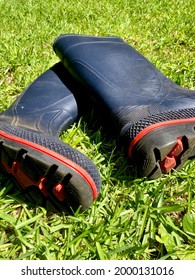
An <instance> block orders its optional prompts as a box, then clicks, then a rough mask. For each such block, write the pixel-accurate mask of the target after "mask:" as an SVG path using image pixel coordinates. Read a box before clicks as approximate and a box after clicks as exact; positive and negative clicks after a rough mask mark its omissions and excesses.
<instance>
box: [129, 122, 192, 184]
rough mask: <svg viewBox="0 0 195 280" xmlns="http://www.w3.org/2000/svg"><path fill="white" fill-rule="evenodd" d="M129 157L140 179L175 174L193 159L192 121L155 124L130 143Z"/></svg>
mask: <svg viewBox="0 0 195 280" xmlns="http://www.w3.org/2000/svg"><path fill="white" fill-rule="evenodd" d="M129 156H130V158H132V159H133V160H134V161H135V163H136V166H137V170H138V174H139V175H140V176H147V177H149V178H151V179H152V178H158V177H160V176H162V174H163V173H169V172H170V171H171V170H173V169H175V170H179V169H180V168H181V167H182V166H183V164H184V163H185V162H186V161H187V160H188V159H191V158H193V157H195V118H192V119H185V120H183V119H180V120H171V121H166V122H160V123H156V124H154V125H150V126H148V127H147V128H145V129H143V130H142V131H141V132H140V133H139V134H138V135H137V136H136V137H135V138H134V140H133V141H132V142H131V144H130V146H129Z"/></svg>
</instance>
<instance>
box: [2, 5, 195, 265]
mask: <svg viewBox="0 0 195 280" xmlns="http://www.w3.org/2000/svg"><path fill="white" fill-rule="evenodd" d="M194 10H195V5H194V1H193V0H188V1H181V0H174V1H173V0H148V1H146V0H140V1H136V0H110V1H107V0H102V1H93V0H88V1H85V0H78V1H76V0H74V1H73V0H67V1H64V0H58V1H52V0H45V1H42V0H29V1H26V0H9V1H7V0H0V18H1V22H0V34H1V38H0V68H1V72H0V85H1V97H0V111H4V110H6V108H8V106H9V105H10V104H12V102H13V101H14V100H15V98H16V97H17V96H18V95H19V94H20V93H21V92H22V91H23V90H24V89H25V88H26V87H27V86H28V85H29V84H30V83H31V82H32V81H33V79H35V78H36V77H37V76H38V75H40V74H41V73H42V72H43V71H45V70H46V69H48V68H49V67H51V66H52V65H53V64H54V63H55V62H57V61H58V58H57V56H56V55H55V54H54V52H53V50H52V44H53V41H54V39H55V38H56V37H57V36H59V35H60V34H62V33H80V34H91V35H117V36H119V37H121V38H123V39H124V40H125V41H126V42H128V43H129V44H131V45H132V46H133V47H135V48H136V49H137V50H138V51H140V52H141V53H142V54H143V55H145V56H146V57H147V58H148V59H149V60H150V61H151V62H153V63H154V64H155V65H156V66H157V67H158V68H159V69H160V70H161V71H162V72H163V73H164V74H165V75H166V76H168V77H170V78H171V79H172V80H173V81H175V82H176V83H177V84H179V85H181V86H183V87H186V88H190V89H194V86H195V83H194V70H195V60H194V54H195V53H194V51H195V30H194V28H195V27H194V15H195V14H194ZM85 120H86V118H85V117H83V118H81V119H80V120H79V121H78V123H76V124H74V125H73V126H72V127H70V128H69V130H68V131H65V132H64V133H63V135H62V136H61V139H62V140H63V141H65V142H68V143H70V145H72V146H73V147H74V148H77V149H78V150H80V151H81V152H83V153H84V154H86V155H87V156H88V157H90V158H91V159H93V161H94V163H95V164H97V166H98V168H99V170H100V173H101V177H102V191H101V194H100V195H99V197H98V199H97V200H96V201H95V202H94V204H93V205H92V206H91V207H90V208H89V209H88V210H86V211H85V212H84V213H75V214H73V215H67V214H59V213H51V212H46V210H45V209H44V208H41V207H33V205H31V204H29V203H28V199H27V198H26V197H24V196H23V193H22V192H21V191H20V190H19V189H18V188H17V187H16V186H15V185H14V184H13V183H12V182H11V181H10V179H9V178H8V177H7V176H5V175H4V174H0V259H8V260H11V259H23V260H24V259H26V260H36V259H49V260H63V259H71V260H75V259H82V260H85V259H86V260H87V259H112V260H119V259H120V260H121V259H122V260H127V259H135V260H156V259H169V260H170V259H171V260H172V259H173V260H174V259H195V188H194V185H195V161H193V160H191V161H189V162H187V163H186V164H185V166H184V167H183V169H182V170H181V171H179V172H174V173H172V174H168V175H165V176H164V177H162V178H160V179H157V180H147V179H146V178H135V177H133V175H132V173H131V167H130V166H128V164H127V161H126V159H125V158H124V156H123V154H122V152H121V151H120V150H117V149H116V143H115V140H114V139H112V138H110V139H109V140H108V137H107V135H105V133H104V131H103V130H102V128H101V127H100V128H99V129H98V130H97V131H94V130H93V129H92V128H91V127H90V125H89V124H87V123H86V121H85Z"/></svg>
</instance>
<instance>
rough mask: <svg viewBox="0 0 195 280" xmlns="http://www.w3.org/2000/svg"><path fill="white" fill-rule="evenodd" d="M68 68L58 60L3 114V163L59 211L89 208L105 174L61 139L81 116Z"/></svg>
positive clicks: (39, 199) (0, 125)
mask: <svg viewBox="0 0 195 280" xmlns="http://www.w3.org/2000/svg"><path fill="white" fill-rule="evenodd" d="M65 72H66V71H65V69H64V66H63V64H62V63H57V64H56V65H54V66H53V67H52V68H51V69H49V70H47V71H46V72H45V73H43V74H42V75H40V76H39V77H38V78H37V79H36V80H35V81H33V83H32V84H31V85H30V86H29V87H28V88H27V89H26V90H25V91H24V92H23V93H22V94H21V95H20V96H19V97H18V99H17V100H16V101H15V102H14V103H13V104H12V105H11V106H10V107H9V108H8V109H7V110H6V111H5V112H3V113H1V114H0V166H1V167H2V169H3V170H4V171H5V172H6V173H8V174H9V175H10V176H11V177H12V178H13V179H14V181H16V182H17V184H18V185H20V186H21V187H22V189H23V190H24V192H25V193H28V194H29V195H30V196H31V198H32V199H33V200H34V202H39V204H41V205H43V206H45V207H46V208H48V209H50V208H52V209H56V210H57V211H61V210H62V211H63V210H68V209H70V208H72V209H74V210H75V209H77V208H78V207H81V210H85V209H86V208H88V207H89V206H90V205H91V204H92V202H93V200H94V199H95V198H96V197H97V195H98V193H99V190H100V186H101V179H100V175H99V172H98V170H97V168H96V166H95V165H94V164H93V162H92V161H91V160H90V159H89V158H87V157H86V156H84V155H83V154H81V153H80V152H78V151H77V150H75V149H73V148H72V147H70V146H69V145H67V144H65V143H64V142H62V141H60V140H59V135H60V133H61V132H62V131H63V130H65V129H67V128H68V127H69V126H70V125H71V124H72V123H73V122H75V121H76V119H77V117H78V108H77V103H76V100H75V98H74V96H73V94H72V93H71V91H70V90H69V89H68V87H67V84H69V85H70V83H71V80H70V77H68V78H67V74H66V73H65Z"/></svg>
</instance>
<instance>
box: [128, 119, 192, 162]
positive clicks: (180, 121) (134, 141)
mask: <svg viewBox="0 0 195 280" xmlns="http://www.w3.org/2000/svg"><path fill="white" fill-rule="evenodd" d="M192 122H194V123H195V118H192V119H180V120H170V121H166V122H160V123H156V124H152V125H150V126H148V127H146V128H144V129H143V130H142V131H141V132H140V133H138V135H136V137H135V138H134V139H133V141H132V142H131V144H130V146H129V150H128V155H129V157H130V158H132V152H133V149H134V147H135V145H136V144H137V143H138V142H139V141H140V140H141V139H142V138H143V137H144V136H145V135H147V134H148V133H150V132H151V131H153V130H154V129H157V128H160V127H164V126H170V125H175V124H185V123H192ZM176 138H177V137H176Z"/></svg>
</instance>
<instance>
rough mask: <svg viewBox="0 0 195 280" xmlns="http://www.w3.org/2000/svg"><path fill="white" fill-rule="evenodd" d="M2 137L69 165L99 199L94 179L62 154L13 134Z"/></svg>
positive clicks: (3, 133) (1, 133) (1, 132)
mask: <svg viewBox="0 0 195 280" xmlns="http://www.w3.org/2000/svg"><path fill="white" fill-rule="evenodd" d="M0 136H2V137H4V138H6V139H8V140H11V141H14V142H17V143H19V144H22V145H25V146H27V147H30V148H32V149H35V150H37V151H39V152H42V153H44V154H45V155H47V156H49V157H51V158H54V159H55V160H57V161H59V162H61V163H62V164H65V165H67V166H68V167H70V168H71V169H73V170H74V171H76V172H77V173H78V174H79V175H80V176H81V177H83V178H84V179H85V181H87V183H88V184H89V186H90V187H91V190H92V193H93V199H96V198H97V196H98V192H97V188H96V185H95V183H94V181H93V179H92V178H91V176H90V175H89V173H88V172H87V171H86V170H85V169H83V168H82V167H80V166H79V165H78V164H76V163H75V162H73V161H72V160H69V159H68V158H66V157H64V156H61V155H60V154H58V153H56V152H54V151H51V150H49V149H47V148H45V147H42V146H40V145H38V144H36V143H33V142H30V141H28V140H25V139H22V138H19V137H17V136H14V135H11V134H7V133H5V132H3V131H0Z"/></svg>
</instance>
